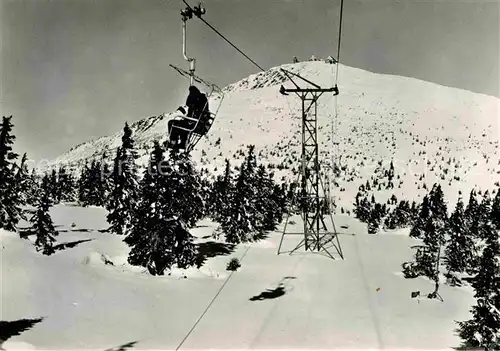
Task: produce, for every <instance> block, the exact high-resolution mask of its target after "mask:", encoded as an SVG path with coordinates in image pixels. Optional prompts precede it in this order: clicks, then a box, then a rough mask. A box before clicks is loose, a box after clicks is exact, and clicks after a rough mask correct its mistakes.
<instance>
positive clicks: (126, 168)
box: [106, 123, 138, 235]
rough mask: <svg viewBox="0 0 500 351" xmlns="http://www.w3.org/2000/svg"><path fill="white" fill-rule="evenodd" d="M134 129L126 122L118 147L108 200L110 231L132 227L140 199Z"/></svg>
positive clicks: (123, 232)
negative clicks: (120, 144) (133, 136)
mask: <svg viewBox="0 0 500 351" xmlns="http://www.w3.org/2000/svg"><path fill="white" fill-rule="evenodd" d="M137 158H138V156H137V153H136V151H135V150H134V140H133V138H132V130H131V129H130V127H129V126H128V124H127V123H125V127H124V129H123V136H122V146H121V147H120V148H118V150H117V154H116V158H115V163H114V169H113V180H114V181H113V183H114V184H113V189H112V191H111V193H110V197H109V199H108V202H107V206H106V208H107V210H108V211H109V214H108V216H107V220H108V223H109V224H110V227H109V231H111V232H113V233H116V234H119V235H121V234H125V233H126V232H127V230H128V229H129V228H130V225H131V222H132V217H133V213H134V210H135V208H136V205H137V201H138V174H137V165H136V159H137Z"/></svg>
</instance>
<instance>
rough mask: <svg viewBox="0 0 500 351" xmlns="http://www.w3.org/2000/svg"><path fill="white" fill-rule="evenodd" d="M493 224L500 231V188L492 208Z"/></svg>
mask: <svg viewBox="0 0 500 351" xmlns="http://www.w3.org/2000/svg"><path fill="white" fill-rule="evenodd" d="M490 217H491V223H492V224H493V225H494V226H495V228H496V229H497V230H500V186H499V187H498V188H497V191H496V195H495V198H494V199H493V204H492V206H491V215H490Z"/></svg>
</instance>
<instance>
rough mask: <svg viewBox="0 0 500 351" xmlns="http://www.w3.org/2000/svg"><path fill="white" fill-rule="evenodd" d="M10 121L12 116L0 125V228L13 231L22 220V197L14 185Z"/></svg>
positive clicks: (15, 157)
mask: <svg viewBox="0 0 500 351" xmlns="http://www.w3.org/2000/svg"><path fill="white" fill-rule="evenodd" d="M11 119H12V116H10V117H3V118H2V124H0V228H2V229H5V230H10V231H13V230H16V226H17V224H18V223H19V220H20V219H22V218H23V211H22V209H21V206H22V205H23V196H22V193H21V191H20V189H19V187H18V185H17V184H16V169H17V166H16V164H15V160H16V159H17V158H18V154H16V153H15V152H13V151H12V145H13V143H14V140H15V139H16V137H15V136H14V135H13V134H12V127H13V124H12V122H11Z"/></svg>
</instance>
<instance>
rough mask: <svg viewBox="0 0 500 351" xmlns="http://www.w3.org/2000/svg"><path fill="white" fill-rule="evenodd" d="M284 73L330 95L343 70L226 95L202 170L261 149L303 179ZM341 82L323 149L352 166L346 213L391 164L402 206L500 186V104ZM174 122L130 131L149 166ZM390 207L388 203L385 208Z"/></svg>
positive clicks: (84, 147)
mask: <svg viewBox="0 0 500 351" xmlns="http://www.w3.org/2000/svg"><path fill="white" fill-rule="evenodd" d="M280 68H284V69H287V70H289V71H291V72H295V73H298V74H300V75H302V76H304V77H306V78H307V79H309V80H311V81H313V82H314V83H316V84H318V85H320V86H323V87H330V86H333V84H334V82H335V80H334V75H332V74H333V73H334V72H335V71H336V67H335V65H331V64H327V63H324V62H320V61H312V62H310V61H306V62H300V63H296V64H285V65H281V66H276V67H273V68H271V69H269V70H267V71H263V72H258V73H255V74H252V75H249V76H248V77H246V78H243V79H241V80H239V81H238V82H235V83H232V84H230V85H228V86H227V87H225V88H223V92H224V94H225V97H224V100H223V104H222V106H221V108H220V111H219V114H218V116H217V119H216V120H215V124H214V125H213V127H212V129H211V131H210V133H209V135H207V137H206V138H203V139H202V140H201V141H200V142H199V144H198V145H197V147H196V149H195V150H193V152H192V156H193V159H194V160H196V161H198V160H199V162H198V166H199V167H204V168H207V169H209V170H210V171H211V172H215V173H217V172H219V171H221V170H222V169H223V167H222V166H223V163H224V159H225V158H228V159H232V160H235V161H236V162H240V161H241V160H242V157H241V152H242V150H243V149H244V148H245V145H248V144H255V145H256V150H257V152H259V153H260V158H261V160H262V161H264V163H266V164H268V167H269V168H270V169H272V170H273V171H274V172H275V173H276V176H278V177H279V176H281V177H283V176H284V177H286V178H287V179H293V178H295V177H296V176H295V175H294V173H295V174H296V173H297V170H298V167H299V157H300V147H299V144H300V138H299V137H300V124H301V120H300V100H299V99H298V98H297V97H296V96H295V95H293V94H291V95H289V96H282V95H281V94H279V86H280V85H281V84H283V85H285V86H286V87H291V86H293V85H292V84H291V82H289V81H287V80H286V79H285V78H284V77H283V76H282V75H281V74H280V73H279V69H280ZM339 72H340V73H339V80H338V85H339V90H340V95H339V96H338V97H333V96H332V95H326V94H325V95H324V96H323V97H322V98H321V99H320V100H319V102H318V129H319V135H318V139H319V143H320V147H321V151H320V152H321V158H322V163H323V165H324V169H326V170H328V165H330V164H332V163H333V162H334V161H335V162H336V163H337V164H340V165H341V166H342V169H343V171H342V174H341V175H340V176H339V178H338V179H337V178H336V179H334V180H333V177H332V178H331V179H332V183H335V184H337V185H338V187H337V188H338V189H336V190H334V191H336V192H337V194H338V193H339V192H340V193H344V192H345V194H341V196H339V197H341V198H343V199H344V201H341V202H342V203H343V206H346V207H349V205H350V203H352V199H353V198H354V195H355V193H356V192H357V188H358V187H359V185H360V184H361V183H364V182H366V180H369V179H371V180H372V181H373V179H374V177H375V176H376V174H378V173H377V172H379V171H380V169H379V168H380V167H381V166H379V163H380V161H382V163H383V167H385V168H387V167H388V164H389V162H390V160H392V161H393V162H394V165H395V166H396V168H397V170H396V171H397V174H398V175H399V177H400V179H398V181H399V182H400V183H399V184H396V186H400V188H398V189H400V191H399V193H400V195H399V196H402V195H403V194H404V193H406V194H407V195H408V197H410V198H411V197H414V198H416V199H418V198H419V197H421V194H422V193H423V192H424V190H425V189H423V187H429V186H431V185H432V184H431V183H433V182H436V181H439V182H443V183H447V184H448V185H449V189H448V192H449V193H450V194H446V195H447V197H448V198H450V195H452V194H451V193H452V192H453V193H455V195H454V196H453V195H452V196H451V198H452V199H456V196H457V192H458V190H462V191H469V190H470V189H471V188H473V187H486V188H489V187H491V186H493V184H494V183H495V182H496V181H498V179H500V162H498V164H495V160H498V159H500V157H498V153H499V134H500V133H499V131H500V124H499V120H498V111H499V110H500V109H499V107H500V99H498V98H496V97H492V96H489V95H485V94H479V93H473V92H469V91H467V90H464V89H460V88H453V87H446V86H442V85H439V84H436V83H432V82H426V81H422V80H419V79H414V78H407V77H402V76H396V75H390V74H377V73H373V72H368V71H365V70H362V69H359V68H353V67H348V66H344V65H340V66H339ZM299 84H300V85H302V82H301V83H299ZM304 85H306V84H305V82H304ZM219 99H220V96H217V95H213V96H212V97H211V98H210V106H211V108H212V109H214V108H215V106H216V103H217V101H219ZM336 99H337V100H336ZM335 106H337V107H338V116H337V118H336V115H335ZM171 115H172V113H164V114H161V115H158V116H150V117H146V118H143V119H140V120H138V121H135V122H133V123H132V124H131V125H130V126H131V128H132V130H133V133H134V134H133V135H134V137H135V139H136V144H137V147H138V149H139V150H140V153H139V154H140V155H141V158H140V160H139V162H140V164H142V165H145V164H146V162H147V159H148V151H149V149H150V147H151V146H152V141H153V140H155V139H156V140H160V141H163V140H165V138H166V136H167V135H166V130H167V121H168V119H169V118H170V117H171ZM495 116H496V118H495ZM332 129H333V131H334V132H335V133H332ZM218 139H220V140H221V141H220V143H217V140H218ZM334 143H339V145H338V146H335V144H334ZM120 144H121V131H119V132H117V133H115V134H113V135H110V136H103V137H100V138H97V139H95V140H92V141H89V142H86V143H82V144H80V145H79V146H75V147H74V148H73V149H72V150H70V151H68V152H66V153H64V154H62V155H61V156H59V157H58V158H56V159H55V160H54V161H53V162H52V163H51V165H52V166H53V165H55V164H60V163H64V164H72V165H75V166H76V168H77V169H79V168H80V167H82V166H83V164H84V162H85V160H89V159H93V158H100V157H101V155H102V151H103V150H106V154H107V158H108V161H110V160H112V158H113V157H114V150H116V148H117V147H118V146H119V145H120ZM217 144H218V145H217ZM495 157H496V158H495ZM452 163H453V164H452ZM233 165H235V164H234V163H233ZM236 165H237V163H236ZM325 166H326V167H325ZM382 173H383V172H382ZM377 176H379V175H377ZM443 177H444V178H443ZM410 182H413V186H409V184H408V183H410ZM424 183H425V184H426V185H425V186H424V185H423V184H424ZM427 183H428V184H427ZM386 185H387V184H385V185H383V186H386ZM383 186H382V187H383ZM340 189H344V190H342V191H341V190H340ZM382 192H383V189H382ZM396 192H398V191H396ZM385 197H386V196H385V195H384V196H380V198H381V200H382V201H384V198H385ZM347 199H349V200H347Z"/></svg>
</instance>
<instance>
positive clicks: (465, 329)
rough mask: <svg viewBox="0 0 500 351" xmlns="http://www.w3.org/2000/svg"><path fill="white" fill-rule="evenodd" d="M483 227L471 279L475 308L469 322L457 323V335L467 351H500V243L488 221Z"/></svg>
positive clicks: (496, 233)
mask: <svg viewBox="0 0 500 351" xmlns="http://www.w3.org/2000/svg"><path fill="white" fill-rule="evenodd" d="M482 225H483V230H484V240H485V243H486V246H485V247H484V249H483V251H482V253H481V256H480V258H479V260H478V270H477V273H476V274H475V276H474V277H473V279H472V287H473V288H474V297H475V298H476V305H475V306H473V307H472V310H471V313H472V318H471V319H470V320H468V321H465V322H458V325H459V327H458V330H457V331H458V335H459V336H460V338H461V339H462V341H463V344H464V346H465V347H467V348H481V349H485V350H500V243H499V240H498V232H497V231H496V230H495V229H494V228H493V224H492V223H491V220H488V221H486V222H485V223H483V224H482Z"/></svg>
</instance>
